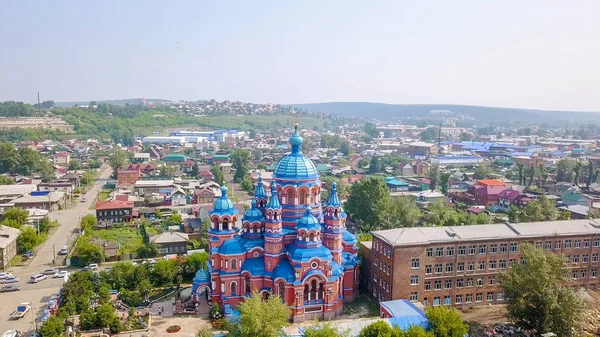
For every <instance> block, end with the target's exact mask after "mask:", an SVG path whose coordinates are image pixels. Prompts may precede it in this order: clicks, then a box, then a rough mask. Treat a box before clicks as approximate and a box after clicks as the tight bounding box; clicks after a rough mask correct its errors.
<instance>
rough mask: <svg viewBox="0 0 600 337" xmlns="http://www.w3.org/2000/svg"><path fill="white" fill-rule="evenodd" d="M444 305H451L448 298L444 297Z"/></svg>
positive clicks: (450, 299)
mask: <svg viewBox="0 0 600 337" xmlns="http://www.w3.org/2000/svg"><path fill="white" fill-rule="evenodd" d="M444 305H452V298H451V297H450V296H444Z"/></svg>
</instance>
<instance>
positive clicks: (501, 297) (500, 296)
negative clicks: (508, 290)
mask: <svg viewBox="0 0 600 337" xmlns="http://www.w3.org/2000/svg"><path fill="white" fill-rule="evenodd" d="M496 301H504V292H502V291H500V292H498V294H496Z"/></svg>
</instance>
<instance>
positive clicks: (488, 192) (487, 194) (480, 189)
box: [467, 185, 506, 206]
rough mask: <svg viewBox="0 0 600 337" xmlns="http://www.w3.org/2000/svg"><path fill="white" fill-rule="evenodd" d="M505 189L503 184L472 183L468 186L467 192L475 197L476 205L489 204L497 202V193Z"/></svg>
mask: <svg viewBox="0 0 600 337" xmlns="http://www.w3.org/2000/svg"><path fill="white" fill-rule="evenodd" d="M505 189H506V188H505V187H504V186H485V185H474V186H471V187H469V190H468V191H467V193H469V194H471V195H473V196H474V197H475V203H476V204H477V205H483V206H490V205H493V204H496V203H497V202H498V195H499V194H500V193H501V192H502V191H504V190H505Z"/></svg>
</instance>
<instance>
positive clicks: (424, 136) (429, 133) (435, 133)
mask: <svg viewBox="0 0 600 337" xmlns="http://www.w3.org/2000/svg"><path fill="white" fill-rule="evenodd" d="M439 136H440V129H439V128H437V127H431V128H427V129H426V130H425V131H423V132H421V134H420V137H421V140H422V141H424V142H431V141H434V140H436V139H438V137H439Z"/></svg>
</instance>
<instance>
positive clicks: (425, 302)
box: [423, 297, 429, 308]
mask: <svg viewBox="0 0 600 337" xmlns="http://www.w3.org/2000/svg"><path fill="white" fill-rule="evenodd" d="M428 305H429V300H428V299H427V297H423V306H424V307H426V308H427V306H428Z"/></svg>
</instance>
